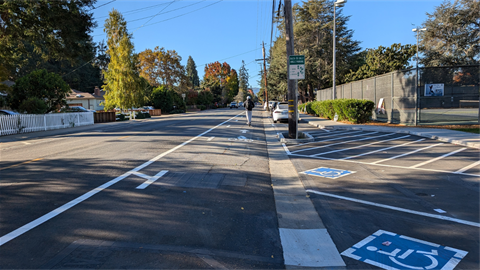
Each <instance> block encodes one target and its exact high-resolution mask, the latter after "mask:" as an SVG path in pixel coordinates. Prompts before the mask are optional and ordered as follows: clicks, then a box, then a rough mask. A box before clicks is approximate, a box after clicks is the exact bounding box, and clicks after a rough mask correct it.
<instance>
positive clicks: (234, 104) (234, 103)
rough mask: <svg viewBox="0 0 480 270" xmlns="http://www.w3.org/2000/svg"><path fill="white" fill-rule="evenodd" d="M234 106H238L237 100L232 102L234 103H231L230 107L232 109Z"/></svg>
mask: <svg viewBox="0 0 480 270" xmlns="http://www.w3.org/2000/svg"><path fill="white" fill-rule="evenodd" d="M232 108H238V106H237V103H236V102H232V103H230V109H232Z"/></svg>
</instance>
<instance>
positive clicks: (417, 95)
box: [415, 27, 420, 126]
mask: <svg viewBox="0 0 480 270" xmlns="http://www.w3.org/2000/svg"><path fill="white" fill-rule="evenodd" d="M416 32H417V56H416V57H415V62H416V64H415V99H416V100H415V126H417V125H418V107H419V104H420V95H419V93H418V32H419V29H418V27H417V31H416Z"/></svg>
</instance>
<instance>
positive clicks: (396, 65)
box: [345, 43, 416, 82]
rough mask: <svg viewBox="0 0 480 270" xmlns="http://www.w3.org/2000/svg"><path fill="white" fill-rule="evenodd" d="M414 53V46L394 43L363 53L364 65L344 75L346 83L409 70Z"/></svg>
mask: <svg viewBox="0 0 480 270" xmlns="http://www.w3.org/2000/svg"><path fill="white" fill-rule="evenodd" d="M415 53H416V46H415V45H410V44H407V45H402V44H399V43H395V44H393V45H392V46H390V47H383V46H379V47H378V48H377V49H367V50H366V51H365V58H364V62H365V64H364V65H362V66H361V67H360V68H359V69H358V70H357V71H350V73H349V74H347V75H346V79H345V81H346V82H351V81H356V80H362V79H366V78H370V77H374V76H377V75H382V74H385V73H388V72H391V71H395V70H402V69H408V68H411V66H409V64H408V60H409V59H410V58H412V56H414V55H415Z"/></svg>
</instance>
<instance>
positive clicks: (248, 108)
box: [243, 96, 255, 126]
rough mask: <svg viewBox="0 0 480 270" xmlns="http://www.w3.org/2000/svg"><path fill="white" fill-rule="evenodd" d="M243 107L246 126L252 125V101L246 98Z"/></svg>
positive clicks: (253, 105)
mask: <svg viewBox="0 0 480 270" xmlns="http://www.w3.org/2000/svg"><path fill="white" fill-rule="evenodd" d="M243 107H245V111H246V114H247V124H248V126H251V125H252V110H253V108H254V107H255V104H254V103H253V101H252V98H251V97H250V96H248V97H247V101H246V102H245V103H243Z"/></svg>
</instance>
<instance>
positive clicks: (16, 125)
mask: <svg viewBox="0 0 480 270" xmlns="http://www.w3.org/2000/svg"><path fill="white" fill-rule="evenodd" d="M93 123H94V119H93V112H79V113H51V114H16V115H2V116H0V136H4V135H11V134H18V133H27V132H35V131H46V130H52V129H61V128H71V127H78V126H87V125H93Z"/></svg>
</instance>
